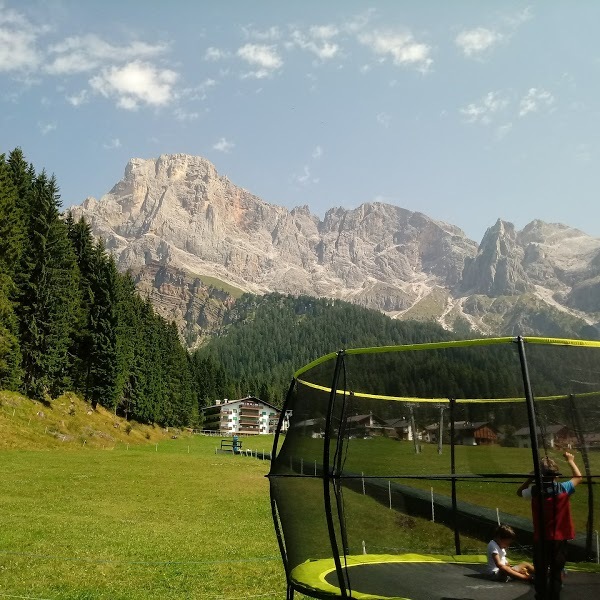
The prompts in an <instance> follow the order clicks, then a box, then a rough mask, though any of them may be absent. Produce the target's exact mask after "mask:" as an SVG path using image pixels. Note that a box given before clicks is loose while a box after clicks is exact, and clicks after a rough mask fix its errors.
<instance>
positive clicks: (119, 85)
mask: <svg viewBox="0 0 600 600" xmlns="http://www.w3.org/2000/svg"><path fill="white" fill-rule="evenodd" d="M177 78H178V75H177V73H175V72H174V71H171V70H168V69H157V68H156V67H155V66H154V65H151V64H148V63H144V62H141V61H133V62H130V63H128V64H126V65H124V66H122V67H116V66H115V67H110V68H106V69H102V72H101V74H100V75H96V76H95V77H92V79H90V85H91V87H92V88H93V89H94V90H96V91H97V92H99V93H100V94H102V95H103V96H104V97H106V98H111V97H116V98H117V106H119V107H120V108H124V109H127V110H135V109H136V108H138V106H139V104H140V103H144V104H149V105H152V106H164V105H166V104H169V103H170V102H171V101H172V100H173V98H174V94H173V85H174V83H175V81H176V80H177Z"/></svg>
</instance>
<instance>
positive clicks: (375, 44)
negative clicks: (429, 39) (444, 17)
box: [358, 31, 433, 72]
mask: <svg viewBox="0 0 600 600" xmlns="http://www.w3.org/2000/svg"><path fill="white" fill-rule="evenodd" d="M358 40H359V42H360V43H361V44H363V45H365V46H367V47H368V48H370V49H371V51H372V52H374V53H375V54H377V55H378V56H380V57H382V59H385V58H390V59H391V60H392V62H393V63H394V64H395V65H398V66H403V67H415V68H416V69H417V70H419V71H421V72H427V71H428V70H429V68H430V67H431V65H432V64H433V59H432V58H431V57H430V54H431V47H430V46H428V45H427V44H423V43H420V42H417V41H415V39H414V38H413V36H412V34H411V33H410V32H408V31H403V32H391V31H387V32H385V31H373V32H370V33H363V34H360V35H359V36H358Z"/></svg>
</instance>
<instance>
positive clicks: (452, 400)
mask: <svg viewBox="0 0 600 600" xmlns="http://www.w3.org/2000/svg"><path fill="white" fill-rule="evenodd" d="M448 400H449V401H450V473H451V474H452V521H453V525H454V549H455V552H456V554H458V555H460V533H459V532H458V508H457V503H456V477H454V475H456V452H455V440H454V416H455V415H454V407H455V405H456V399H455V398H449V399H448Z"/></svg>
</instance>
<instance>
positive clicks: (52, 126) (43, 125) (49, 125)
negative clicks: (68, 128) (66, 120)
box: [38, 123, 56, 135]
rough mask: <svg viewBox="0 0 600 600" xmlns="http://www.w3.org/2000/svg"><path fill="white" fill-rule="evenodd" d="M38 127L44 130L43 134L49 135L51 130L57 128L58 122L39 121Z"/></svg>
mask: <svg viewBox="0 0 600 600" xmlns="http://www.w3.org/2000/svg"><path fill="white" fill-rule="evenodd" d="M38 127H39V128H40V131H41V132H42V135H48V134H49V133H50V132H51V131H54V130H55V129H56V123H38Z"/></svg>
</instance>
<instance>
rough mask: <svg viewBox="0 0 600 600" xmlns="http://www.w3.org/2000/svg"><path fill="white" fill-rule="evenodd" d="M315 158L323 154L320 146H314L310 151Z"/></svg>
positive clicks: (317, 158)
mask: <svg viewBox="0 0 600 600" xmlns="http://www.w3.org/2000/svg"><path fill="white" fill-rule="evenodd" d="M311 156H312V157H313V158H314V159H315V160H319V159H320V158H321V156H323V148H321V146H315V149H314V150H313V151H312V155H311Z"/></svg>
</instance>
